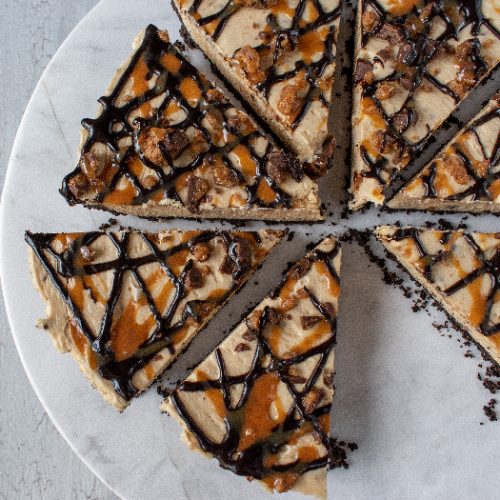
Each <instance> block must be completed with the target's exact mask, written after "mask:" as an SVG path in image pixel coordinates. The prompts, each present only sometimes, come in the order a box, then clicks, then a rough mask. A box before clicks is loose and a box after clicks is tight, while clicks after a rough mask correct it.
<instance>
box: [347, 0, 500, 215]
mask: <svg viewBox="0 0 500 500" xmlns="http://www.w3.org/2000/svg"><path fill="white" fill-rule="evenodd" d="M360 9H361V10H360V12H359V14H360V27H359V30H360V34H359V40H358V42H359V43H358V51H357V62H356V68H355V85H356V87H355V88H356V90H355V94H356V96H355V104H354V105H355V113H354V116H353V127H354V131H353V135H354V168H353V173H352V184H351V192H352V194H353V196H354V199H353V201H352V203H351V206H352V208H360V207H361V206H363V205H364V204H366V203H368V202H373V203H376V204H383V203H384V194H383V190H384V187H385V186H387V185H388V184H390V183H391V182H392V181H393V180H394V178H395V177H396V176H397V175H398V172H399V171H400V170H401V169H404V168H405V167H406V166H407V165H408V164H409V163H410V162H411V161H412V160H413V159H414V158H415V156H416V155H417V154H418V153H419V152H420V151H421V150H422V149H423V147H424V146H425V144H426V143H427V141H428V139H429V138H430V137H431V136H432V134H433V133H434V132H435V131H436V129H437V128H438V127H439V126H440V125H441V124H442V123H443V122H444V121H445V120H446V119H447V118H448V117H449V116H450V114H451V113H452V112H453V111H454V110H455V109H456V107H457V105H458V104H459V103H460V102H461V101H462V100H463V99H464V98H465V96H466V95H467V94H468V93H469V91H471V90H472V89H473V88H474V87H475V86H476V85H477V84H478V83H479V82H480V81H481V80H482V79H484V78H485V77H486V76H487V75H488V74H490V73H491V71H492V70H493V68H494V67H495V66H496V65H497V64H498V62H499V61H500V32H499V30H500V16H498V8H497V7H495V2H494V0H484V1H483V2H476V1H471V0H460V1H456V2H450V1H446V0H435V1H422V0H418V1H417V0H415V1H413V0H412V1H408V0H404V1H403V0H385V1H382V0H380V1H375V0H363V1H362V2H360ZM495 9H497V10H495Z"/></svg>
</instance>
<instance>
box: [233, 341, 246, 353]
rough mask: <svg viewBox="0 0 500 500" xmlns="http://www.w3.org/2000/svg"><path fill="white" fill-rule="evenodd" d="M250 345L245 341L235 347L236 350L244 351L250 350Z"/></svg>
mask: <svg viewBox="0 0 500 500" xmlns="http://www.w3.org/2000/svg"><path fill="white" fill-rule="evenodd" d="M249 350H250V346H249V345H248V344H245V343H244V342H240V343H239V344H238V345H237V346H236V347H235V348H234V352H243V351H249Z"/></svg>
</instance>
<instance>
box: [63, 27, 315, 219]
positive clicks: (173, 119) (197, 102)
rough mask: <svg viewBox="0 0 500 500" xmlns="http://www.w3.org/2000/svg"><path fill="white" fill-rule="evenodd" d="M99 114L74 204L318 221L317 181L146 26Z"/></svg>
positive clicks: (67, 188)
mask: <svg viewBox="0 0 500 500" xmlns="http://www.w3.org/2000/svg"><path fill="white" fill-rule="evenodd" d="M99 102H100V104H101V108H100V111H99V115H98V117H97V118H96V119H85V120H83V122H82V123H83V126H84V131H83V145H82V151H81V158H80V161H79V163H78V166H77V167H76V169H75V170H74V171H73V172H72V173H71V174H69V175H68V176H67V177H66V178H65V179H64V182H63V186H62V194H63V195H64V196H65V197H66V199H67V200H68V202H69V203H70V204H74V203H82V204H84V205H86V206H88V207H97V208H103V209H107V210H110V211H112V212H120V213H126V214H134V215H139V216H143V217H153V218H157V217H204V218H225V219H259V220H263V219H274V220H320V219H321V218H322V216H321V213H320V202H319V199H318V195H317V190H318V187H317V184H316V183H315V182H314V181H313V180H312V179H311V178H310V176H308V175H307V173H306V172H305V171H304V168H306V167H307V168H306V169H307V170H311V169H312V170H311V171H313V170H314V171H315V169H316V168H317V165H309V166H305V165H302V164H301V163H300V162H299V161H298V160H297V159H296V158H295V157H294V156H292V155H291V154H289V153H287V152H285V151H283V150H282V149H280V148H278V147H276V146H275V145H274V144H273V142H272V141H271V140H270V138H269V137H268V136H266V135H265V134H264V133H263V132H261V131H260V129H259V128H258V127H257V125H256V124H255V122H253V121H252V120H251V119H250V118H249V116H248V115H247V114H246V113H244V112H242V111H240V110H238V109H236V108H235V107H234V106H233V105H232V104H231V103H230V102H229V101H227V100H226V98H225V97H224V95H223V93H222V91H221V90H219V89H218V88H217V87H215V86H214V85H213V84H212V83H210V82H209V81H208V80H207V79H206V78H205V76H203V75H202V74H201V73H199V72H198V71H197V70H196V69H195V68H194V67H193V66H192V65H191V64H190V63H189V62H188V61H187V60H186V59H185V58H184V57H183V55H182V54H181V53H180V52H179V51H178V50H177V48H176V47H175V46H174V45H173V44H171V43H170V41H169V38H168V34H167V33H166V32H163V31H159V30H158V29H157V28H155V27H154V26H149V27H148V28H147V29H146V30H145V32H144V33H142V34H141V35H140V36H139V37H138V38H137V39H136V42H135V50H134V53H133V55H132V56H131V58H130V60H129V61H128V62H127V63H126V64H125V65H124V66H123V67H122V68H121V69H120V70H119V71H118V74H117V75H116V77H115V79H114V81H113V82H112V84H111V87H110V89H109V91H108V93H107V95H106V96H104V97H101V99H100V100H99Z"/></svg>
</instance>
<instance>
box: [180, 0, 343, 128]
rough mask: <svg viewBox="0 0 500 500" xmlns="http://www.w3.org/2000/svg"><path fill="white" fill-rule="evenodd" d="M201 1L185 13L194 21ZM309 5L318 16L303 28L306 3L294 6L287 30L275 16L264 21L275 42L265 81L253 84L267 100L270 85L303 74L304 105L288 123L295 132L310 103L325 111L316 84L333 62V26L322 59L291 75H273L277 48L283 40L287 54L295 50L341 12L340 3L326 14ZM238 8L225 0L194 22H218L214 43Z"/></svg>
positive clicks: (300, 66)
mask: <svg viewBox="0 0 500 500" xmlns="http://www.w3.org/2000/svg"><path fill="white" fill-rule="evenodd" d="M202 1H203V0H195V1H194V2H193V4H192V5H191V7H190V9H189V13H190V14H191V15H192V16H193V17H194V18H195V16H194V15H195V14H197V11H198V8H199V6H200V4H201V3H202ZM310 1H311V3H312V5H313V6H314V8H315V9H316V11H317V12H318V17H317V18H316V19H315V20H314V21H313V22H310V23H307V24H305V23H304V22H303V20H302V15H303V13H304V9H305V7H306V5H307V2H308V0H299V2H298V4H297V6H296V7H295V14H294V16H293V19H292V24H291V26H290V27H289V28H282V27H281V26H280V25H279V23H278V20H277V18H276V16H275V15H274V14H272V13H271V14H269V15H268V16H267V19H266V21H267V25H268V26H269V27H270V28H271V30H272V33H273V35H274V37H275V38H276V44H275V47H274V51H273V57H272V59H273V66H271V68H269V69H267V70H266V78H265V79H264V81H262V82H260V83H258V84H257V89H258V90H259V91H261V92H262V93H263V94H264V95H265V97H266V98H267V97H268V96H269V92H270V91H271V88H272V86H273V85H275V84H277V83H279V82H282V81H285V80H289V79H292V78H294V77H295V76H297V74H299V72H301V71H304V72H305V79H306V81H307V83H308V84H309V90H308V91H307V94H306V95H305V96H304V98H303V102H304V104H303V105H302V107H301V109H300V111H299V112H298V113H297V115H296V117H295V119H294V121H293V122H292V123H291V128H292V129H296V128H297V127H298V126H299V125H300V122H301V121H302V119H303V118H304V116H305V115H306V113H307V110H308V109H309V107H310V106H311V104H312V102H313V101H315V100H319V101H320V102H321V104H322V105H323V106H325V107H326V108H328V106H329V104H328V99H327V98H326V97H325V95H324V93H323V91H322V90H321V88H320V87H319V82H318V80H319V78H321V76H322V75H323V73H324V71H325V69H326V68H327V67H328V65H330V64H333V63H334V62H335V55H334V54H333V51H332V50H333V43H334V40H335V26H330V27H329V31H328V35H327V37H326V40H325V42H324V44H325V48H324V51H323V55H322V57H321V58H320V59H319V60H318V61H316V62H311V63H306V62H305V61H303V60H300V61H297V62H296V63H295V68H294V69H293V70H291V71H288V72H286V73H281V74H278V73H277V71H276V64H277V62H278V59H279V55H280V51H281V45H282V43H283V41H284V40H286V41H287V42H288V43H289V44H290V47H291V51H293V50H294V49H295V48H296V46H297V43H298V39H299V37H300V36H301V35H303V34H305V33H307V32H309V31H315V30H317V29H318V28H320V27H321V26H324V25H326V24H329V23H332V22H333V21H335V20H336V19H338V18H339V17H340V14H341V11H342V2H340V3H339V5H338V6H337V8H335V9H334V10H332V11H330V12H327V11H325V10H324V8H323V6H322V4H321V2H320V1H319V0H310ZM240 8H241V6H240V5H237V4H235V3H234V0H229V1H228V2H227V3H226V5H225V6H224V7H223V8H222V9H221V10H220V11H219V12H216V13H214V14H212V15H210V16H206V17H203V18H201V19H198V20H197V22H198V24H199V25H200V26H205V25H206V24H208V23H211V22H213V21H215V20H217V19H220V21H219V23H218V25H217V28H216V29H215V31H214V32H213V33H212V35H211V37H212V39H213V40H215V41H216V40H217V39H218V38H219V36H220V35H221V33H222V31H223V29H224V27H225V25H226V23H227V22H228V21H229V19H230V18H231V16H233V15H234V14H235V13H236V12H237V11H238V10H239V9H240ZM195 19H196V18H195ZM301 23H304V25H303V26H301ZM254 48H255V50H257V52H259V53H262V52H265V51H267V50H268V49H269V45H268V44H261V45H259V46H257V47H254ZM233 57H234V56H233Z"/></svg>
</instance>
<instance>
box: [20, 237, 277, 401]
mask: <svg viewBox="0 0 500 500" xmlns="http://www.w3.org/2000/svg"><path fill="white" fill-rule="evenodd" d="M282 236H283V233H282V232H280V231H271V230H264V231H259V232H243V231H178V230H169V231H163V232H160V233H142V232H139V231H134V230H122V231H118V232H109V233H106V232H90V233H73V234H70V233H61V234H33V233H30V232H28V233H26V241H27V243H28V245H29V260H30V265H31V271H32V275H33V281H34V285H35V288H36V289H37V290H38V292H39V293H40V295H41V297H42V299H43V301H44V302H45V304H46V314H47V317H46V319H43V320H40V321H39V322H38V326H39V327H40V328H43V329H44V330H47V331H48V333H49V334H50V335H51V336H52V338H53V340H54V344H55V346H56V348H57V349H58V350H59V351H61V352H70V353H71V354H72V356H73V357H74V358H75V360H76V361H77V362H78V364H79V366H80V368H81V370H82V371H83V373H84V374H85V375H86V377H87V378H88V379H89V380H90V382H91V383H92V385H93V386H94V387H95V388H96V389H97V390H98V391H99V392H100V393H101V395H102V396H103V398H104V399H106V400H107V401H108V402H109V403H111V404H112V405H113V406H115V407H116V408H117V409H118V410H119V411H123V410H124V409H125V408H126V407H127V406H128V404H129V402H130V400H131V399H132V398H133V397H135V396H137V395H139V394H140V393H141V392H143V391H144V390H146V389H147V388H148V387H149V386H150V385H151V384H152V383H153V382H154V381H155V380H156V379H157V378H158V377H159V376H160V375H161V373H162V372H163V371H164V370H165V369H166V368H167V367H168V366H169V365H170V364H172V363H173V362H174V360H175V359H176V357H177V356H178V355H179V354H180V353H181V352H182V351H183V350H184V349H185V348H186V347H187V346H188V344H189V343H190V341H191V340H192V339H193V338H194V337H195V336H196V335H197V334H198V333H199V332H200V331H201V330H202V329H203V328H204V327H205V326H206V324H207V323H208V322H209V321H210V319H211V318H212V317H213V316H214V315H215V314H216V313H217V312H218V310H219V309H220V308H221V307H222V306H223V305H224V304H225V303H226V302H227V301H228V300H229V299H230V298H231V296H232V295H233V294H234V293H235V292H236V291H237V290H238V289H239V288H240V287H241V286H242V285H243V284H244V283H245V282H246V281H247V280H248V278H249V277H250V275H251V274H252V273H253V272H254V271H255V270H256V269H257V267H258V266H259V265H260V264H261V263H262V262H263V260H264V259H265V257H266V256H267V254H268V252H269V251H270V250H271V249H272V248H273V247H274V246H275V245H276V244H278V243H279V241H280V240H281V238H282Z"/></svg>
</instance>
